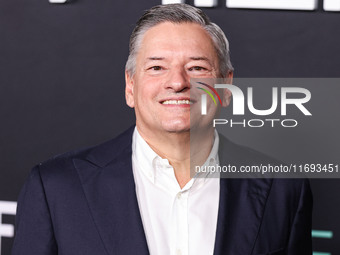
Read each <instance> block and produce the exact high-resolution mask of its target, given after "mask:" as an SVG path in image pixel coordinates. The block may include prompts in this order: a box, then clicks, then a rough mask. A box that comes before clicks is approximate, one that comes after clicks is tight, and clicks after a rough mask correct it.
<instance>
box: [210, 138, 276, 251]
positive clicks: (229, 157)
mask: <svg viewBox="0 0 340 255" xmlns="http://www.w3.org/2000/svg"><path fill="white" fill-rule="evenodd" d="M239 153H241V151H240V150H239V148H238V147H237V146H236V145H234V144H232V143H231V142H230V141H227V140H226V139H225V138H224V137H222V139H220V148H219V158H220V163H221V165H228V164H231V165H239V164H241V163H242V159H240V154H239ZM243 156H246V155H244V151H243ZM241 157H242V156H241ZM240 160H241V161H240ZM243 163H244V162H243ZM271 183H272V180H270V179H254V178H253V179H231V178H221V179H220V201H219V210H218V220H217V229H216V240H215V248H214V255H222V254H226V255H228V254H233V255H238V254H239V255H250V254H252V250H253V247H254V244H255V241H256V237H257V234H258V231H259V228H260V224H261V219H262V216H263V213H264V208H265V204H266V201H267V197H268V194H269V190H270V187H271Z"/></svg>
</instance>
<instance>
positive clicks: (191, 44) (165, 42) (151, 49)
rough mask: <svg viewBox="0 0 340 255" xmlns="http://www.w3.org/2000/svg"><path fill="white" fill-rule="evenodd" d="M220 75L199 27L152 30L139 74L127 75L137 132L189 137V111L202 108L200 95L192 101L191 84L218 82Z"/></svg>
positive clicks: (145, 42)
mask: <svg viewBox="0 0 340 255" xmlns="http://www.w3.org/2000/svg"><path fill="white" fill-rule="evenodd" d="M218 70H219V64H218V57H217V54H216V51H215V49H214V46H213V43H212V40H211V38H210V36H209V35H208V33H207V32H206V31H205V30H204V29H203V28H202V27H201V26H200V25H198V24H194V23H180V24H173V23H170V22H164V23H161V24H159V25H156V26H154V27H152V28H151V29H149V30H148V31H147V32H146V33H145V34H144V37H143V40H142V43H141V45H140V48H139V50H138V54H137V60H136V72H135V74H134V75H133V77H130V76H129V75H128V74H126V102H127V104H128V105H129V106H130V107H134V108H135V113H136V125H137V127H138V128H139V130H142V131H144V132H151V133H152V132H158V131H161V132H187V131H189V130H190V107H194V105H195V104H196V105H198V104H200V102H197V100H198V97H199V95H198V96H197V98H196V99H195V98H192V100H191V101H190V89H191V85H190V78H209V77H217V76H218V75H219V73H218ZM197 91H198V90H197ZM190 103H192V104H191V105H190ZM199 109H200V108H199ZM191 121H192V122H193V119H192V120H191ZM196 121H199V120H198V119H197V120H196ZM191 124H193V123H191Z"/></svg>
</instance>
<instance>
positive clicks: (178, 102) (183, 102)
mask: <svg viewBox="0 0 340 255" xmlns="http://www.w3.org/2000/svg"><path fill="white" fill-rule="evenodd" d="M162 104H168V105H191V104H193V102H192V101H190V100H165V101H163V102H162Z"/></svg>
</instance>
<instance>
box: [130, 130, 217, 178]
mask: <svg viewBox="0 0 340 255" xmlns="http://www.w3.org/2000/svg"><path fill="white" fill-rule="evenodd" d="M218 147H219V135H218V132H217V131H216V129H215V132H214V143H213V146H212V148H211V151H210V154H209V156H208V158H207V160H206V161H205V163H204V164H203V166H212V165H218V164H219V158H218ZM132 157H133V160H135V161H136V163H137V164H138V165H139V167H140V169H141V170H142V172H143V173H144V175H145V176H146V177H147V178H148V179H149V180H150V181H151V182H152V183H155V176H156V175H157V171H156V169H157V168H159V167H163V168H168V167H171V165H170V164H169V161H168V160H167V159H163V158H161V157H160V156H159V155H158V154H157V153H156V152H155V151H154V150H153V149H151V147H150V146H149V145H148V144H147V142H146V141H145V140H144V138H143V137H142V136H141V135H140V134H139V132H138V129H137V127H135V130H134V132H133V139H132ZM210 174H213V173H209V172H204V173H201V172H198V173H197V174H196V175H195V176H194V178H195V179H196V178H202V179H204V181H206V178H205V177H208V176H209V175H210Z"/></svg>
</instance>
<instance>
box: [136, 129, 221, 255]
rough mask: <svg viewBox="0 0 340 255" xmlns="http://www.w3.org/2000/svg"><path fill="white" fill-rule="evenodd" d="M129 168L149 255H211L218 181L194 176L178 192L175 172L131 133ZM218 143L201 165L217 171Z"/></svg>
mask: <svg viewBox="0 0 340 255" xmlns="http://www.w3.org/2000/svg"><path fill="white" fill-rule="evenodd" d="M132 141H133V142H132V168H133V175H134V179H135V183H136V194H137V200H138V205H139V210H140V214H141V217H142V222H143V227H144V232H145V235H146V240H147V244H148V248H149V252H150V254H151V255H189V254H190V255H212V254H213V251H214V244H215V234H216V224H217V213H218V205H219V191H220V183H219V178H207V176H208V175H210V173H198V174H196V176H195V177H194V178H192V179H191V180H190V181H189V182H188V183H187V184H186V185H185V187H183V188H182V189H181V188H180V186H179V184H178V182H177V180H176V177H175V173H174V169H173V167H172V166H171V165H170V164H169V161H168V160H167V159H162V158H161V157H160V156H158V155H157V154H156V153H155V152H154V151H153V150H152V149H151V148H150V146H149V145H148V144H147V143H146V142H145V140H144V139H143V138H142V137H141V135H140V134H139V133H138V131H137V128H135V131H134V134H133V140H132ZM218 144H219V137H218V133H217V132H216V131H215V139H214V144H213V147H212V150H211V152H210V155H209V157H208V159H207V161H206V162H205V164H204V165H214V164H215V165H216V164H218V163H219V162H218V161H219V159H218Z"/></svg>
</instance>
